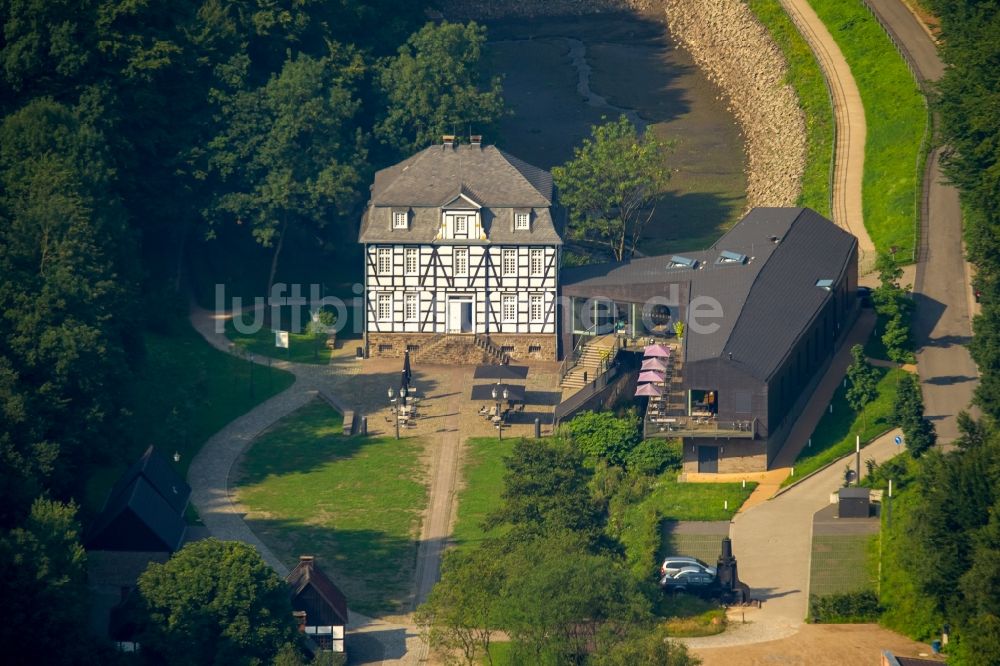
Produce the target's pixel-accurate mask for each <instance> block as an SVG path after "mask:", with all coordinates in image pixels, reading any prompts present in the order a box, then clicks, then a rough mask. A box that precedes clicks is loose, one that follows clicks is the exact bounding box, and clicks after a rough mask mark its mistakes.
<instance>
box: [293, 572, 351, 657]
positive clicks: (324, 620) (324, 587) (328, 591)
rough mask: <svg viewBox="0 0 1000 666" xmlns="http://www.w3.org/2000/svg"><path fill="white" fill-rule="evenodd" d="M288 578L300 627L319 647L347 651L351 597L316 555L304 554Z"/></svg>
mask: <svg viewBox="0 0 1000 666" xmlns="http://www.w3.org/2000/svg"><path fill="white" fill-rule="evenodd" d="M285 582H286V583H288V586H289V587H290V588H291V590H290V591H291V596H292V609H293V611H294V615H295V617H296V618H297V619H298V622H299V627H300V630H301V631H302V632H303V633H305V635H306V636H308V637H309V638H310V639H312V641H313V642H314V643H315V644H316V645H317V646H318V647H319V649H320V650H326V651H331V652H343V651H344V628H345V627H346V626H347V599H346V598H345V597H344V593H343V592H341V591H340V588H338V587H337V586H336V585H334V584H333V581H331V580H330V579H329V578H327V576H326V574H325V573H323V571H322V570H321V569H320V568H319V567H318V566H316V558H315V557H313V556H312V555H302V556H300V557H299V563H298V564H297V565H296V566H295V568H294V569H292V570H291V571H290V572H289V573H288V576H286V577H285Z"/></svg>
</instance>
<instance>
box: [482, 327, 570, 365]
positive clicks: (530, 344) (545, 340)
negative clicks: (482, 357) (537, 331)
mask: <svg viewBox="0 0 1000 666" xmlns="http://www.w3.org/2000/svg"><path fill="white" fill-rule="evenodd" d="M490 342H492V343H493V344H495V345H496V346H497V347H503V348H505V349H504V351H506V352H507V353H508V354H509V355H510V357H511V358H512V359H518V360H527V359H531V360H533V361H558V360H559V359H558V357H557V356H556V354H557V349H558V343H559V339H558V338H557V337H556V336H555V335H523V334H522V335H502V334H496V333H490ZM511 348H513V349H511Z"/></svg>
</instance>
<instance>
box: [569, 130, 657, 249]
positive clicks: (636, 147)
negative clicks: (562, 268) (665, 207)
mask: <svg viewBox="0 0 1000 666" xmlns="http://www.w3.org/2000/svg"><path fill="white" fill-rule="evenodd" d="M669 148H670V144H668V143H666V142H664V141H661V140H660V139H659V138H658V137H657V136H656V135H655V134H654V133H653V132H652V131H651V130H647V131H646V132H645V133H644V134H643V135H642V136H640V135H639V134H638V132H636V129H635V127H634V126H633V125H632V123H631V122H630V121H629V119H628V118H626V117H625V116H624V115H622V116H621V117H620V118H618V120H614V121H610V122H606V123H604V124H603V125H595V126H593V127H592V128H591V130H590V137H589V138H587V139H584V140H583V144H582V145H580V146H578V147H577V148H574V150H573V159H572V160H570V161H569V162H567V163H566V164H564V165H563V166H560V167H555V168H553V169H552V177H553V178H554V179H555V182H556V184H557V185H558V187H559V196H560V200H561V201H562V203H563V204H564V205H565V206H566V207H567V208H568V209H569V213H570V221H571V226H570V231H571V233H572V234H573V237H574V238H576V239H578V240H580V241H582V242H586V243H593V244H595V245H598V246H603V247H606V248H608V249H610V251H611V253H612V254H613V255H614V258H615V260H616V261H623V260H625V259H628V258H630V257H632V255H633V254H635V248H636V245H637V244H638V242H639V238H640V237H641V236H642V231H643V229H644V228H645V226H646V224H647V223H648V222H649V220H650V219H652V217H653V212H654V210H655V202H656V198H657V197H658V196H660V194H661V193H662V191H663V188H664V187H665V186H666V183H667V181H668V180H669V178H670V170H669V169H668V168H667V166H666V165H665V163H664V161H665V156H666V154H667V152H668V150H669Z"/></svg>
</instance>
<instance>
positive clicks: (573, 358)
mask: <svg viewBox="0 0 1000 666" xmlns="http://www.w3.org/2000/svg"><path fill="white" fill-rule="evenodd" d="M590 331H594V333H590ZM596 334H597V324H593V325H592V326H591V327H590V328H587V329H586V330H585V331H584V332H583V333H579V334H577V335H579V336H580V339H579V340H577V341H576V344H575V345H574V346H573V351H571V352H570V353H569V354H568V355H567V356H566V358H564V359H563V360H562V363H560V364H559V381H560V383H561V382H562V380H563V379H565V378H566V375H568V374H569V372H570V370H572V369H573V368H575V367H576V364H577V363H578V362H579V361H580V357H581V356H582V355H583V348H584V347H586V346H587V343H588V342H592V341H593V340H594V339H595V338H596Z"/></svg>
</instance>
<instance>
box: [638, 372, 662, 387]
mask: <svg viewBox="0 0 1000 666" xmlns="http://www.w3.org/2000/svg"><path fill="white" fill-rule="evenodd" d="M646 382H655V383H657V384H662V383H663V375H662V374H660V373H659V372H653V371H652V370H646V371H645V372H640V373H639V383H640V384H644V383H646Z"/></svg>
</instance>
